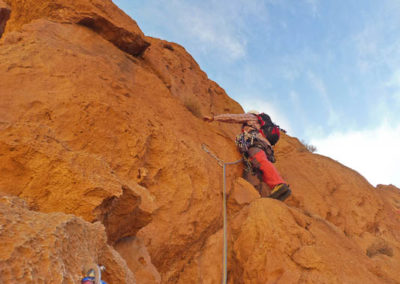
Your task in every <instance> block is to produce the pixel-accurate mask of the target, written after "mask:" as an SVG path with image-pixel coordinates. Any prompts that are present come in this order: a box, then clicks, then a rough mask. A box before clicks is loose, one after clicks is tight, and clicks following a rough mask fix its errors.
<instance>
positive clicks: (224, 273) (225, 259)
mask: <svg viewBox="0 0 400 284" xmlns="http://www.w3.org/2000/svg"><path fill="white" fill-rule="evenodd" d="M201 147H202V148H203V150H204V151H205V152H207V153H208V154H209V155H210V156H211V157H213V158H214V159H215V160H216V161H217V162H218V164H219V165H220V166H221V167H222V169H223V201H222V208H223V209H222V214H223V219H224V251H223V265H222V266H223V271H222V283H223V284H226V281H227V276H228V274H227V266H228V242H227V226H228V224H227V218H226V215H227V214H226V167H227V166H229V165H235V164H238V163H240V162H242V161H243V159H240V160H237V161H234V162H227V163H226V162H224V161H223V160H221V159H220V158H218V157H217V155H215V154H214V153H213V152H211V151H210V150H209V149H208V148H207V146H206V145H205V144H202V145H201Z"/></svg>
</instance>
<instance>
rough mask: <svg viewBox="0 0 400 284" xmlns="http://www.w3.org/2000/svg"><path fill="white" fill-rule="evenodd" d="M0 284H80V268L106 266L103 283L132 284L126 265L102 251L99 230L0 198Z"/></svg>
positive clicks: (104, 247) (103, 245) (104, 248)
mask: <svg viewBox="0 0 400 284" xmlns="http://www.w3.org/2000/svg"><path fill="white" fill-rule="evenodd" d="M0 224H1V227H0V270H1V273H0V282H1V283H80V280H81V279H82V268H83V267H85V266H87V265H90V264H91V263H102V264H103V265H105V266H107V271H106V273H105V274H104V275H103V276H104V278H103V279H106V280H107V281H108V282H109V283H117V282H118V281H120V280H122V281H123V283H135V278H134V276H133V274H132V272H131V270H129V269H128V267H127V265H126V262H125V261H124V260H123V259H122V258H121V256H119V254H117V253H115V251H114V249H112V248H111V247H110V246H108V245H107V237H106V234H105V232H104V227H103V226H102V225H101V224H100V223H95V224H91V223H88V222H85V221H83V220H82V219H81V218H78V217H76V216H73V215H66V214H63V213H51V214H45V213H40V212H34V211H31V210H29V209H28V208H27V206H26V205H25V203H24V202H23V200H21V199H19V198H16V197H10V196H4V195H0Z"/></svg>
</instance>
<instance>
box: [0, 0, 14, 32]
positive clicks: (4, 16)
mask: <svg viewBox="0 0 400 284" xmlns="http://www.w3.org/2000/svg"><path fill="white" fill-rule="evenodd" d="M10 13H11V9H10V7H9V6H8V5H7V4H6V3H4V2H3V1H2V0H0V38H1V36H2V35H3V32H4V29H5V27H6V23H7V21H8V19H9V18H10Z"/></svg>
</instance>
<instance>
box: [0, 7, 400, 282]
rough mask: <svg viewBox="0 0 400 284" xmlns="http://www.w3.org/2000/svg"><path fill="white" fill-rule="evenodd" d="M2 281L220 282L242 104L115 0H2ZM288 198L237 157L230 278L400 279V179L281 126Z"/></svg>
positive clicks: (279, 157) (280, 156)
mask: <svg viewBox="0 0 400 284" xmlns="http://www.w3.org/2000/svg"><path fill="white" fill-rule="evenodd" d="M0 37H1V38H0V211H1V213H0V283H17V282H18V283H79V279H80V278H81V277H82V276H83V275H82V269H83V268H84V267H85V265H86V264H87V263H88V262H90V263H93V262H94V263H99V264H102V265H104V266H106V271H105V272H104V274H103V276H104V280H105V281H107V282H108V283H220V282H221V278H222V251H223V235H222V214H221V210H222V170H221V168H220V166H219V165H218V164H217V162H216V161H215V160H214V159H213V158H212V157H211V156H210V155H208V154H207V153H206V152H204V151H203V149H202V144H205V145H207V146H208V148H209V149H211V150H212V151H213V152H214V153H217V154H218V156H219V157H220V158H221V159H223V160H225V161H234V160H237V159H239V158H240V156H239V154H238V153H237V151H236V148H235V145H234V143H233V139H234V137H235V135H236V134H237V132H238V131H239V127H238V126H233V125H226V124H219V123H212V124H209V123H206V122H204V121H203V120H202V119H201V117H202V116H203V115H209V114H211V113H241V112H243V110H242V108H241V107H240V105H239V104H237V103H236V102H235V101H233V100H232V99H230V98H229V97H228V96H227V94H226V93H225V92H224V90H223V89H222V88H221V87H219V86H218V85H217V84H216V83H215V82H213V81H211V80H209V79H208V77H207V75H206V74H205V73H204V72H203V71H202V70H201V69H200V68H199V66H198V64H197V63H196V62H195V61H194V60H193V58H192V57H191V56H190V55H189V54H188V53H187V52H186V51H185V49H184V48H183V47H182V46H179V45H177V44H175V43H171V42H167V41H163V40H159V39H155V38H150V37H147V36H145V35H144V34H143V33H142V31H141V30H140V28H139V27H138V26H137V24H136V22H135V21H134V20H132V19H130V18H129V17H128V16H127V15H126V14H125V13H124V12H122V11H121V10H120V9H118V7H116V6H115V5H114V4H113V3H112V2H111V1H109V0H105V1H100V0H72V1H66V0H51V1H50V0H44V1H37V0H0ZM278 144H279V145H278V146H277V148H276V155H277V160H278V162H277V167H278V169H279V171H280V172H281V173H282V175H283V176H284V178H285V179H286V180H288V182H289V183H290V184H291V187H292V189H293V195H292V197H290V199H288V201H287V202H285V203H282V202H279V201H276V200H271V199H265V198H260V197H259V195H258V193H257V192H256V191H255V189H254V188H253V187H252V186H251V185H250V184H248V183H247V182H246V181H245V180H243V179H242V178H241V177H240V176H241V173H242V166H241V165H234V166H229V168H228V172H227V184H228V187H227V188H228V224H229V226H228V283H400V211H399V210H400V195H399V191H398V190H399V189H397V188H395V187H393V186H383V185H382V186H378V187H377V188H374V187H373V186H371V185H370V184H369V183H368V182H367V181H366V180H365V179H364V178H363V177H362V176H360V175H359V174H358V173H356V172H355V171H353V170H351V169H349V168H347V167H345V166H343V165H341V164H339V163H337V162H335V161H333V160H331V159H329V158H327V157H323V156H320V155H315V154H312V153H310V152H308V151H307V150H306V148H305V147H304V146H303V145H302V144H301V143H300V142H299V141H298V140H297V139H296V138H292V137H290V136H286V135H285V136H284V137H283V138H282V139H281V141H280V142H279V143H278Z"/></svg>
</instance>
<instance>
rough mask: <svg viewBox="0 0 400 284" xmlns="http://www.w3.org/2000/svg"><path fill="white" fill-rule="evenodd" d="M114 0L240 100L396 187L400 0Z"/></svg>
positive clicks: (399, 179) (369, 175) (399, 171)
mask: <svg viewBox="0 0 400 284" xmlns="http://www.w3.org/2000/svg"><path fill="white" fill-rule="evenodd" d="M114 3H116V4H117V5H118V6H119V7H120V8H121V9H123V10H124V11H125V12H126V13H128V14H129V15H130V16H132V18H134V19H135V20H136V21H137V23H138V24H139V26H140V27H141V29H142V30H143V32H144V33H145V34H146V35H148V36H153V37H158V38H162V39H165V40H168V41H173V42H177V43H179V44H181V45H183V46H184V47H185V48H186V50H188V52H189V53H190V54H191V55H192V56H193V57H194V58H195V59H196V61H197V62H198V63H199V65H200V66H201V68H202V69H203V70H204V71H205V72H206V73H207V74H208V76H209V78H210V79H212V80H214V81H216V82H217V83H218V84H219V85H220V86H221V87H223V88H224V89H225V91H226V92H227V93H228V95H229V96H230V97H232V98H233V99H235V100H236V101H238V102H239V103H240V104H241V105H242V106H243V107H244V109H245V110H250V109H257V110H259V111H265V112H267V113H270V114H271V116H272V118H273V120H274V121H275V122H277V123H278V124H279V125H280V126H281V127H282V128H284V129H287V130H288V133H289V134H290V135H292V136H296V137H298V138H299V139H301V140H304V141H306V142H307V143H309V144H312V145H315V146H316V147H317V149H318V153H320V154H323V155H326V156H330V157H332V158H333V159H335V160H338V161H339V162H341V163H343V164H345V165H347V166H349V167H351V168H353V169H355V170H357V171H358V172H360V173H361V174H362V175H364V176H365V177H366V178H367V179H368V180H369V181H370V182H371V183H372V184H373V185H376V184H379V183H382V184H394V185H396V186H398V187H400V169H399V168H400V16H399V15H400V1H398V0H380V1H376V0H374V1H372V0H346V1H337V0H230V1H227V0H202V1H194V0H168V1H166V0H146V1H132V0H114Z"/></svg>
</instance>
